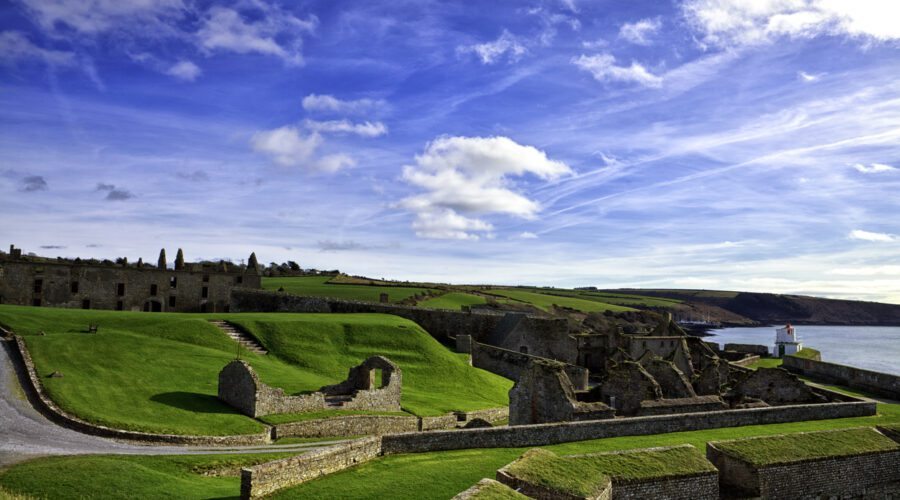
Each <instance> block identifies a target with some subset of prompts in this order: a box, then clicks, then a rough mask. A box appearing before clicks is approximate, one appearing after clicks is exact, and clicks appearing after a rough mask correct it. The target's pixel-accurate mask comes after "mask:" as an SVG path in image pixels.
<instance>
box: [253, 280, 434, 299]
mask: <svg viewBox="0 0 900 500" xmlns="http://www.w3.org/2000/svg"><path fill="white" fill-rule="evenodd" d="M331 278H332V277H331V276H291V277H280V278H263V280H262V286H263V288H264V289H266V290H278V289H279V288H284V291H285V292H287V293H290V294H294V295H306V296H310V297H330V298H335V299H347V300H365V301H369V302H378V300H379V298H380V296H381V294H382V293H386V294H388V299H389V300H390V301H391V302H400V301H402V300H404V299H408V298H409V297H412V296H413V295H417V294H424V293H426V292H428V291H429V289H427V288H416V287H404V286H372V285H346V284H331V283H328V281H329V280H330V279H331Z"/></svg>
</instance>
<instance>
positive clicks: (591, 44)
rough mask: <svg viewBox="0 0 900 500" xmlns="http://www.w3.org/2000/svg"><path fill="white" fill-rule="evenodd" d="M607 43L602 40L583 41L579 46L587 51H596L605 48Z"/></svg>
mask: <svg viewBox="0 0 900 500" xmlns="http://www.w3.org/2000/svg"><path fill="white" fill-rule="evenodd" d="M608 45H609V42H607V41H606V40H604V39H602V38H598V39H596V40H584V41H582V42H581V46H582V47H584V48H585V49H588V50H597V49H602V48H604V47H607V46H608Z"/></svg>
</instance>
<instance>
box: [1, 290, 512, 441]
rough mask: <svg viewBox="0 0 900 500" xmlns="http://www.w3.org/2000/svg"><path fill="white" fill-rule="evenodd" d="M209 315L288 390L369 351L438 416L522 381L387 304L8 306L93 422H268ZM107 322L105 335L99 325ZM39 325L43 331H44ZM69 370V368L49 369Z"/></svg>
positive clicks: (256, 427)
mask: <svg viewBox="0 0 900 500" xmlns="http://www.w3.org/2000/svg"><path fill="white" fill-rule="evenodd" d="M208 319H226V320H229V321H233V322H235V323H238V324H240V325H242V326H244V327H245V328H247V329H248V330H249V331H250V332H251V333H253V334H254V335H255V336H256V337H257V338H258V339H259V340H260V341H261V342H262V343H263V345H264V346H265V347H266V349H267V350H268V351H269V355H268V356H262V355H257V354H253V353H250V352H246V351H244V352H242V353H241V358H242V359H245V360H247V361H248V362H249V363H250V364H251V365H252V366H253V367H254V369H255V370H256V371H257V373H258V374H259V376H260V377H261V379H262V380H263V382H265V383H267V384H269V385H273V386H276V387H282V388H284V389H285V391H286V392H287V393H289V394H294V393H298V392H302V391H313V390H317V389H318V388H319V387H321V386H323V385H327V384H334V383H337V382H340V381H341V380H343V379H344V378H345V377H346V376H347V370H348V369H349V368H350V367H351V366H354V365H356V364H358V363H360V362H361V361H362V360H364V359H365V358H367V357H369V356H373V355H376V354H381V355H385V356H387V357H388V358H390V359H391V360H393V361H394V362H396V363H398V364H399V365H400V367H401V369H402V370H403V384H404V385H403V399H402V401H401V405H402V406H403V408H404V410H406V411H409V412H411V413H414V414H417V415H423V416H426V415H439V414H444V413H447V412H450V411H454V410H474V409H480V408H492V407H499V406H505V405H506V404H508V396H507V393H508V391H509V388H510V387H511V386H512V382H511V381H509V380H507V379H505V378H502V377H499V376H497V375H494V374H492V373H489V372H486V371H483V370H480V369H476V368H473V367H471V366H469V365H468V364H467V363H466V358H465V355H463V354H457V353H454V352H451V351H450V350H449V349H448V348H446V347H445V346H443V345H441V344H440V343H438V342H437V341H436V340H434V339H433V338H432V337H431V336H430V335H428V333H427V332H425V331H424V330H422V329H421V328H420V327H419V326H418V325H416V324H415V323H412V322H410V321H408V320H405V319H402V318H399V317H396V316H389V315H380V314H352V315H344V314H267V313H259V314H257V313H252V314H205V315H202V314H170V313H136V312H119V311H97V310H87V311H85V310H75V309H51V308H34V307H19V306H7V305H4V306H0V323H2V324H5V325H7V326H9V327H11V328H12V329H13V330H14V331H15V332H16V333H18V334H20V335H22V336H23V338H24V339H25V342H26V345H27V346H28V349H29V352H30V353H31V355H32V357H33V358H34V361H35V365H36V368H37V371H38V374H39V375H40V376H41V377H42V380H41V381H42V383H43V384H44V387H45V388H46V389H47V392H48V393H49V394H50V396H51V397H52V398H53V400H54V401H55V402H56V403H57V404H59V405H60V406H61V407H62V408H63V409H65V410H66V411H69V412H71V413H73V414H75V415H77V416H79V417H81V418H84V419H85V420H88V421H91V422H94V423H98V424H103V425H109V426H112V427H116V428H121V429H131V430H142V431H148V432H156V433H174V434H200V435H228V434H249V433H254V432H260V431H262V430H263V426H262V424H261V423H260V422H258V421H256V420H254V419H252V418H249V417H246V416H244V415H242V414H240V413H238V412H236V411H235V410H233V409H232V408H231V407H229V406H228V405H225V404H224V403H222V402H220V401H219V400H218V399H217V398H216V394H217V381H218V373H219V371H220V370H221V369H222V367H223V366H225V364H227V363H228V362H229V361H231V360H232V359H234V358H235V356H236V354H237V344H236V343H235V342H234V341H232V340H231V339H230V338H228V337H227V336H226V335H225V334H224V333H222V332H221V331H220V330H219V329H217V328H216V327H214V326H213V325H211V324H210V323H209V322H208V321H207V320H208ZM91 323H93V324H97V325H99V330H98V332H97V333H96V334H91V333H86V330H87V326H88V324H91ZM39 332H44V333H45V334H44V335H40V334H39ZM54 371H59V372H60V373H61V374H62V375H63V376H62V377H61V378H50V377H49V375H50V374H51V373H52V372H54Z"/></svg>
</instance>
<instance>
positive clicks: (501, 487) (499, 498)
mask: <svg viewBox="0 0 900 500" xmlns="http://www.w3.org/2000/svg"><path fill="white" fill-rule="evenodd" d="M469 498H470V500H527V499H528V497H526V496H525V495H523V494H521V493H519V492H518V491H516V490H514V489H512V488H510V487H509V486H506V485H505V484H501V483H496V482H494V483H488V485H487V486H483V487H482V488H481V489H480V490H478V492H477V493H475V494H474V495H472V496H471V497H469Z"/></svg>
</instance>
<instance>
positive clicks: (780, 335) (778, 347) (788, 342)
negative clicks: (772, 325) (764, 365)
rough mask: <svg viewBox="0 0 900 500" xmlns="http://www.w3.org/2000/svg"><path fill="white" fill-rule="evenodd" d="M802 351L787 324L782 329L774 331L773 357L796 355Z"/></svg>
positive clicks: (791, 328) (798, 340) (798, 341)
mask: <svg viewBox="0 0 900 500" xmlns="http://www.w3.org/2000/svg"><path fill="white" fill-rule="evenodd" d="M802 349H803V345H802V344H801V343H800V339H798V338H797V335H796V334H795V333H794V327H793V326H791V325H790V323H788V324H787V325H786V326H785V327H784V328H776V329H775V353H774V354H775V356H777V357H779V358H780V357H783V356H785V355H790V354H797V353H798V352H800V350H802Z"/></svg>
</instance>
